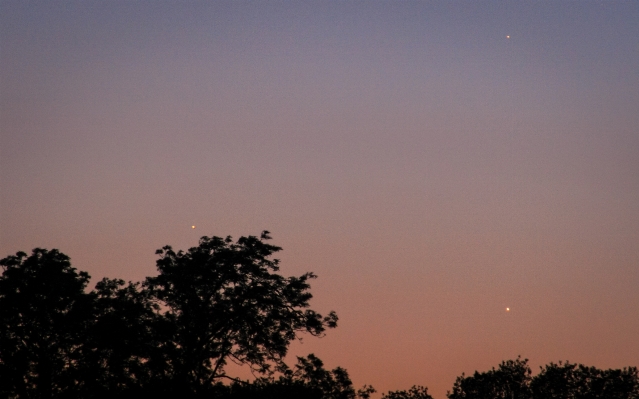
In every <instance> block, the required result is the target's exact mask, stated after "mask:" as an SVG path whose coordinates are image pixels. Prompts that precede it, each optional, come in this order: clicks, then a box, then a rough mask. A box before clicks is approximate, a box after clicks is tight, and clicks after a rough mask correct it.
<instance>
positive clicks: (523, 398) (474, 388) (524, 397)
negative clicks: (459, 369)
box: [448, 358, 532, 399]
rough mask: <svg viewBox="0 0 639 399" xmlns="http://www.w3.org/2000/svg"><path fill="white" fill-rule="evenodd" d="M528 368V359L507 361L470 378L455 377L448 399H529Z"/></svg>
mask: <svg viewBox="0 0 639 399" xmlns="http://www.w3.org/2000/svg"><path fill="white" fill-rule="evenodd" d="M531 378H532V377H531V375H530V367H528V359H524V360H522V359H521V358H517V359H516V360H508V361H505V362H502V363H501V364H500V365H499V367H498V368H497V369H495V368H493V369H492V370H490V371H487V372H484V373H479V372H477V371H476V372H475V374H473V375H472V376H471V377H466V376H465V375H464V374H462V375H461V376H460V377H457V380H456V381H455V384H454V385H453V391H452V392H449V393H448V398H449V399H489V398H492V399H529V398H530V387H529V384H530V380H531Z"/></svg>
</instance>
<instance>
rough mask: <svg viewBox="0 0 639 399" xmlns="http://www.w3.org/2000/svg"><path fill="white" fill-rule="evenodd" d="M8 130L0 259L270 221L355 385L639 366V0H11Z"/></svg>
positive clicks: (132, 265) (3, 86)
mask: <svg viewBox="0 0 639 399" xmlns="http://www.w3.org/2000/svg"><path fill="white" fill-rule="evenodd" d="M0 133H1V140H0V143H1V144H0V257H5V256H8V255H11V254H14V253H15V252H17V251H25V252H30V250H31V249H33V248H35V247H43V248H49V249H50V248H58V249H59V250H60V251H62V252H64V253H65V254H67V255H69V256H70V257H71V260H72V264H73V266H74V267H76V268H78V269H79V270H85V271H88V272H89V273H90V274H91V276H92V281H93V282H94V283H95V282H97V281H98V280H99V279H101V278H102V277H105V276H106V277H111V278H115V277H118V278H123V279H126V280H133V281H138V280H142V279H144V278H145V277H146V276H150V275H155V273H156V269H155V261H156V259H157V255H155V250H156V249H158V248H160V247H162V246H164V245H167V244H168V245H172V246H173V247H174V248H176V249H187V248H189V247H192V246H195V245H197V242H198V239H199V237H201V236H204V235H206V236H213V235H215V236H227V235H231V236H233V237H235V238H238V237H240V236H242V235H259V234H260V232H261V231H262V230H269V231H270V232H271V235H272V236H273V240H272V243H273V244H275V245H279V246H281V247H283V248H284V249H283V251H282V252H280V253H279V256H278V258H279V259H281V261H282V267H281V272H282V273H283V274H285V275H300V274H302V273H304V272H307V271H312V272H314V273H316V274H317V275H318V276H319V278H318V279H317V280H314V281H313V283H312V290H311V291H312V293H313V294H314V298H313V300H312V306H313V308H314V309H316V310H318V311H320V312H323V313H327V312H328V311H330V310H335V311H336V312H337V313H338V315H339V317H340V322H339V327H338V328H337V329H335V330H331V331H329V332H328V334H327V335H326V337H324V338H321V339H315V338H313V337H306V338H305V339H304V340H303V341H302V342H301V343H295V344H294V345H293V346H292V348H291V354H299V355H304V354H308V353H311V352H312V353H315V354H316V355H318V356H319V357H320V358H321V359H323V360H324V362H325V364H326V366H327V367H329V368H332V367H336V366H338V365H339V366H342V367H345V368H346V369H347V370H348V371H349V373H350V375H351V377H352V379H353V381H354V383H355V385H356V386H361V385H363V384H372V385H373V386H375V388H377V390H378V391H379V392H385V391H388V390H396V389H408V388H409V387H410V386H412V385H413V384H419V385H426V386H428V387H429V392H430V393H431V394H432V395H433V396H434V397H435V398H436V399H443V398H444V397H445V394H446V391H447V390H449V389H451V388H452V385H453V382H454V380H455V378H456V377H457V376H459V375H461V373H462V372H465V373H466V374H470V373H473V372H474V371H475V370H479V371H485V370H488V369H490V368H491V367H493V366H497V365H498V364H499V363H500V362H501V361H502V360H507V359H514V358H516V357H517V356H518V355H521V356H522V357H524V358H528V359H530V364H531V366H532V367H533V370H538V366H539V365H544V364H547V363H548V362H550V361H554V362H556V361H558V360H570V361H571V362H578V363H584V364H587V365H592V366H596V367H599V368H621V367H625V366H639V289H637V287H639V2H635V1H582V2H574V1H570V2H568V1H554V2H541V1H530V2H514V1H503V2H497V1H477V2H474V1H473V2H470V1H423V2H416V1H401V2H391V1H339V2H338V1H299V2H288V1H272V2H247V1H233V2H230V1H219V2H203V1H193V2H170V1H136V2H125V1H109V2H96V1H82V2H79V1H78V2H73V1H66V2H39V1H29V2H22V1H8V0H7V1H2V2H0ZM193 225H195V226H196V228H195V229H193V228H192V227H191V226H193ZM506 307H509V308H510V311H509V312H506V310H505V309H506ZM377 396H378V397H379V394H378V395H377Z"/></svg>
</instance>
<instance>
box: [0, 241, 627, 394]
mask: <svg viewBox="0 0 639 399" xmlns="http://www.w3.org/2000/svg"><path fill="white" fill-rule="evenodd" d="M269 238H270V237H269V236H268V232H263V233H262V235H261V237H259V238H258V237H254V236H249V237H241V238H240V239H238V240H237V241H233V240H232V239H231V238H230V237H227V238H225V239H223V238H219V237H212V238H209V237H203V238H202V239H201V240H200V243H199V245H198V246H197V247H194V248H191V249H189V250H188V251H186V252H183V251H178V252H175V251H173V249H172V248H171V247H169V246H166V247H164V248H162V249H160V250H158V251H157V254H158V255H159V259H158V261H157V269H158V275H157V276H154V277H147V278H146V280H145V281H143V282H141V283H132V282H129V283H125V282H124V281H122V280H118V279H103V280H101V281H100V282H98V283H97V284H96V286H95V288H94V289H93V290H91V291H90V292H87V289H86V288H87V285H88V283H89V278H90V277H89V275H88V274H87V273H86V272H78V271H77V270H76V269H75V268H73V267H71V264H70V262H69V258H68V257H67V256H66V255H64V254H62V253H60V252H58V251H57V250H50V251H49V250H45V249H39V248H36V249H34V250H33V251H32V253H31V255H27V254H26V253H24V252H18V253H17V254H16V255H15V256H9V257H6V258H4V259H2V260H0V266H1V267H2V270H3V273H2V276H1V277H0V398H20V399H22V398H38V399H44V398H146V397H154V398H194V399H195V398H223V399H244V398H264V399H276V398H277V399H288V398H291V399H292V398H308V399H355V398H361V399H365V398H369V397H370V396H371V394H373V393H374V392H375V390H374V389H373V388H372V387H371V386H364V387H362V388H361V389H355V388H354V387H353V383H352V382H351V380H350V378H349V376H348V373H347V371H346V370H344V369H342V368H339V367H338V368H335V369H333V370H326V369H325V368H324V365H323V363H322V361H321V360H320V359H319V358H317V357H316V356H314V355H312V354H310V355H308V356H307V357H298V359H297V364H295V365H292V366H289V365H287V364H285V363H284V361H283V359H284V357H285V355H286V353H287V350H288V347H289V344H290V343H291V341H293V340H294V339H296V338H298V337H299V336H300V334H310V335H312V336H318V337H320V336H322V335H323V334H324V333H325V331H326V330H327V329H330V328H334V327H336V326H337V315H336V314H335V313H334V312H330V313H329V314H328V315H326V316H322V315H321V314H319V313H317V312H315V311H314V310H312V309H310V308H309V300H310V299H311V297H312V296H311V294H310V292H309V289H310V285H309V281H310V280H311V279H313V278H315V275H313V274H312V273H307V274H304V275H301V276H299V277H283V276H281V275H280V274H278V273H277V272H278V261H277V259H273V258H272V255H273V254H274V253H275V252H277V251H279V250H280V248H279V247H276V246H273V245H270V244H268V243H267V241H268V239H269ZM229 362H233V363H236V364H241V365H246V366H248V367H250V368H251V370H252V371H253V373H254V375H255V376H256V377H257V378H256V379H255V380H254V381H252V382H247V381H241V380H238V379H236V378H234V377H233V376H231V375H227V374H226V372H225V370H226V367H225V366H226V365H227V364H229ZM382 397H383V398H384V399H429V398H431V396H430V395H429V394H428V391H427V389H426V388H425V387H421V386H414V387H412V388H410V389H409V390H406V391H393V392H388V393H386V394H384V395H383V396H382ZM448 398H450V399H462V398H463V399H471V398H481V399H484V398H486V399H492V398H504V399H505V398H509V399H533V398H534V399H538V398H539V399H541V398H551V399H552V398H558V399H559V398H562V399H564V398H565V399H568V398H571V399H596V398H597V399H598V398H602V399H604V398H605V399H639V377H638V372H637V368H635V367H630V368H624V369H622V370H600V369H596V368H594V367H586V366H583V365H576V364H571V363H561V362H560V363H558V364H554V363H551V364H549V365H547V366H545V367H544V368H543V369H542V370H541V371H540V373H538V374H537V375H535V376H532V374H531V370H530V368H529V367H528V364H527V360H522V359H520V358H518V359H516V360H509V361H506V362H503V363H502V364H501V365H499V367H498V368H496V369H492V370H490V371H488V372H484V373H478V372H475V374H473V375H472V376H465V375H462V376H460V377H458V378H457V380H456V382H455V384H454V386H453V388H452V390H451V391H450V392H449V393H448Z"/></svg>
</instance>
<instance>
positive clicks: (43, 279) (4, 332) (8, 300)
mask: <svg viewBox="0 0 639 399" xmlns="http://www.w3.org/2000/svg"><path fill="white" fill-rule="evenodd" d="M0 266H2V268H3V273H2V276H1V277H0V381H1V382H0V384H1V385H0V393H2V395H3V397H12V396H18V397H21V398H22V397H24V398H26V397H38V398H52V397H58V396H61V395H63V394H65V393H67V392H69V391H70V390H71V389H73V387H74V386H75V383H74V374H75V373H76V372H77V368H78V366H79V361H80V357H81V356H80V355H81V354H80V347H81V345H82V342H83V339H84V331H85V327H86V323H87V321H88V320H90V317H88V316H89V315H90V308H91V307H90V302H91V300H90V296H89V295H87V294H85V292H84V288H85V287H86V285H87V282H88V281H89V275H88V274H87V273H86V272H80V273H78V272H76V270H75V269H74V268H73V267H71V264H70V262H69V258H68V257H67V256H66V255H64V254H62V253H60V252H58V251H57V250H51V251H47V250H46V249H40V248H36V249H34V250H33V252H32V254H31V255H30V256H27V254H26V253H24V252H18V253H17V254H16V255H15V256H9V257H7V258H4V259H2V260H0Z"/></svg>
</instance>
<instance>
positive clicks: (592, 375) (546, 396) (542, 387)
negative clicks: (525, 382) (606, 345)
mask: <svg viewBox="0 0 639 399" xmlns="http://www.w3.org/2000/svg"><path fill="white" fill-rule="evenodd" d="M531 389H532V397H533V399H542V398H543V399H563V398H574V399H639V375H638V372H637V368H636V367H627V368H624V369H616V370H613V369H610V370H600V369H597V368H595V367H587V366H584V365H582V364H579V365H578V364H573V363H570V362H566V363H562V362H559V363H558V364H556V363H550V364H548V365H546V366H545V367H544V368H542V369H541V372H540V373H539V374H538V375H537V376H535V378H533V380H532V383H531Z"/></svg>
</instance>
